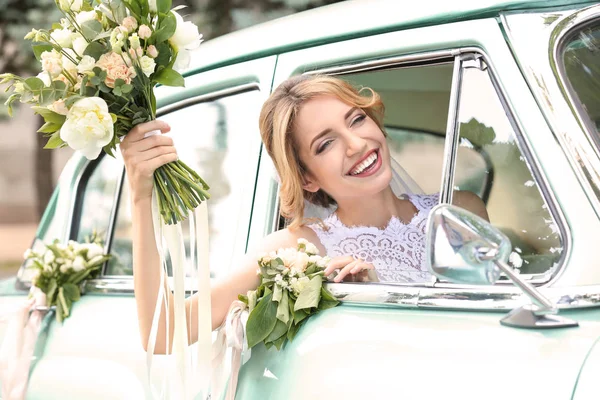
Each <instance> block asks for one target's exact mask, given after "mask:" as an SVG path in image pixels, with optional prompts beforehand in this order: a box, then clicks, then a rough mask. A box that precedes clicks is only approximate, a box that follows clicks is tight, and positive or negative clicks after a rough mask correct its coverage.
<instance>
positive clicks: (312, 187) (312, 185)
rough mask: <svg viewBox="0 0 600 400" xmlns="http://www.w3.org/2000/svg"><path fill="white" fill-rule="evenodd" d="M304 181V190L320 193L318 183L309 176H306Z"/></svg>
mask: <svg viewBox="0 0 600 400" xmlns="http://www.w3.org/2000/svg"><path fill="white" fill-rule="evenodd" d="M303 181H304V182H303V183H302V189H304V190H306V191H307V192H312V193H316V192H318V191H319V189H321V187H320V186H319V185H317V183H316V182H315V181H314V179H312V177H311V176H310V175H309V174H304V177H303Z"/></svg>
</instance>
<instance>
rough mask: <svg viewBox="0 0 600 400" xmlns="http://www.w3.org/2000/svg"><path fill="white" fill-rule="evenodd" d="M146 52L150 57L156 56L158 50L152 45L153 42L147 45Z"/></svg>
mask: <svg viewBox="0 0 600 400" xmlns="http://www.w3.org/2000/svg"><path fill="white" fill-rule="evenodd" d="M146 53H147V54H148V55H149V56H150V57H152V58H156V57H158V50H156V47H154V45H153V44H151V45H150V46H148V49H146Z"/></svg>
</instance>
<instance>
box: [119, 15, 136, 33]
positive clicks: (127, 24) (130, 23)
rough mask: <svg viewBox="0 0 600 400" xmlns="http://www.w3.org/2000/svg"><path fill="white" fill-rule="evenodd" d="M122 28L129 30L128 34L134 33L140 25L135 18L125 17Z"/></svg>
mask: <svg viewBox="0 0 600 400" xmlns="http://www.w3.org/2000/svg"><path fill="white" fill-rule="evenodd" d="M121 26H122V27H123V28H125V29H126V30H127V32H133V31H135V29H136V28H137V26H138V24H137V21H136V20H135V18H133V17H125V18H124V19H123V22H121Z"/></svg>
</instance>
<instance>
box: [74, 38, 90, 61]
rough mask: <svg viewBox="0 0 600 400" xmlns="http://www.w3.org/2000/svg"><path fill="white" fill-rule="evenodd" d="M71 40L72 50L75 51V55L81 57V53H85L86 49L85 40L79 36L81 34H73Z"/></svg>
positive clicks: (86, 43)
mask: <svg viewBox="0 0 600 400" xmlns="http://www.w3.org/2000/svg"><path fill="white" fill-rule="evenodd" d="M72 39H73V50H75V53H77V54H79V55H80V56H82V55H83V53H84V52H85V49H87V47H88V42H87V40H85V38H84V37H83V36H82V35H81V33H74V34H73V36H72Z"/></svg>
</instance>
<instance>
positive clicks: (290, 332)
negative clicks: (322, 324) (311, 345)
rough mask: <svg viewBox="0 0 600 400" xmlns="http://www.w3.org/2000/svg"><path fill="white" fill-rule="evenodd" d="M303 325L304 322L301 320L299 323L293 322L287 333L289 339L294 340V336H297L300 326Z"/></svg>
mask: <svg viewBox="0 0 600 400" xmlns="http://www.w3.org/2000/svg"><path fill="white" fill-rule="evenodd" d="M302 325H303V322H300V323H298V324H292V326H290V329H289V330H288V333H287V339H288V340H289V341H290V342H291V341H292V340H294V338H295V337H296V334H297V333H298V331H299V330H300V327H301V326H302Z"/></svg>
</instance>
